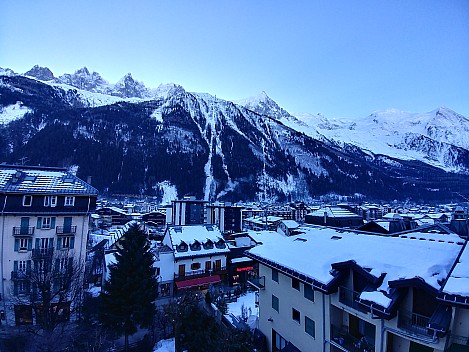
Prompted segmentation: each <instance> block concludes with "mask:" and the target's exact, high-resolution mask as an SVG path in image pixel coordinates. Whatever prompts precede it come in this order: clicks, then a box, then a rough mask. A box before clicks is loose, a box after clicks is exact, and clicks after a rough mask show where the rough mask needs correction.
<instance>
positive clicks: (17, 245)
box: [10, 238, 20, 252]
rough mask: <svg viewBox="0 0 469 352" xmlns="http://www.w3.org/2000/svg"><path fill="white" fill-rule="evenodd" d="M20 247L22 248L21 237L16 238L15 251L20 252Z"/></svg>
mask: <svg viewBox="0 0 469 352" xmlns="http://www.w3.org/2000/svg"><path fill="white" fill-rule="evenodd" d="M10 248H11V247H10ZM19 249H20V240H19V238H15V252H18V250H19Z"/></svg>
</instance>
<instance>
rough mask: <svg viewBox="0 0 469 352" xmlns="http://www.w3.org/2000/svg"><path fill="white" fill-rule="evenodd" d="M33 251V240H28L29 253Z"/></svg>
mask: <svg viewBox="0 0 469 352" xmlns="http://www.w3.org/2000/svg"><path fill="white" fill-rule="evenodd" d="M32 250H33V239H32V238H28V251H32Z"/></svg>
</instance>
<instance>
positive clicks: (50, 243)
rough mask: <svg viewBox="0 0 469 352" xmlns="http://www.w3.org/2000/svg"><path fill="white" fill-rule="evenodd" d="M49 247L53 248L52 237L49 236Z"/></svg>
mask: <svg viewBox="0 0 469 352" xmlns="http://www.w3.org/2000/svg"><path fill="white" fill-rule="evenodd" d="M49 248H54V239H53V238H49Z"/></svg>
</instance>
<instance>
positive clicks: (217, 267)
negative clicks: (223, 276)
mask: <svg viewBox="0 0 469 352" xmlns="http://www.w3.org/2000/svg"><path fill="white" fill-rule="evenodd" d="M214 269H215V270H221V259H217V260H215V268H214Z"/></svg>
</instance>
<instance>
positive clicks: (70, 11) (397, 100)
mask: <svg viewBox="0 0 469 352" xmlns="http://www.w3.org/2000/svg"><path fill="white" fill-rule="evenodd" d="M0 45H1V50H0V67H9V68H11V69H13V70H14V71H16V72H20V73H23V72H25V71H27V70H29V69H30V68H31V67H32V66H33V65H35V64H39V65H41V66H47V67H49V68H50V69H51V70H52V71H53V72H54V74H55V75H56V76H59V75H61V74H64V73H72V72H74V71H75V70H77V69H78V68H80V67H83V66H87V67H88V68H89V69H90V70H93V71H97V72H99V73H100V74H101V75H102V76H103V77H104V78H105V79H106V80H108V81H109V82H111V83H115V82H116V81H117V80H118V79H119V78H121V77H122V76H124V75H125V74H126V73H127V72H131V73H132V75H133V77H134V78H135V79H137V80H140V81H143V82H144V83H145V84H146V85H147V86H149V87H157V86H158V85H159V84H160V83H168V82H175V83H178V84H181V85H182V86H184V88H185V89H186V90H189V91H195V92H207V93H210V94H214V95H217V96H218V97H220V98H223V99H228V100H235V99H241V98H245V97H248V96H252V95H257V94H259V93H260V92H261V91H265V92H266V93H267V94H268V95H269V96H270V97H272V98H273V99H274V100H276V101H277V102H278V103H279V105H281V106H282V107H284V108H285V109H287V110H288V111H290V112H310V113H322V114H324V115H325V116H327V117H351V118H354V117H361V116H366V115H368V114H370V113H372V112H373V111H376V110H384V109H388V108H396V109H401V110H406V111H412V112H426V111H430V110H433V109H436V108H438V107H440V106H446V107H449V108H451V109H453V110H455V111H457V112H459V113H461V114H463V115H465V116H467V117H469V1H468V0H451V1H443V0H441V1H434V0H421V1H418V0H415V1H408V0H404V1H402V0H388V1H379V0H369V1H368V0H359V1H350V0H344V1H339V0H338V1H330V0H325V1H313V0H305V1H276V0H270V1H263V0H246V1H244V0H238V1H235V0H231V1H228V0H217V1H215V0H200V1H194V0H191V1H185V0H178V1H172V0H167V1H159V0H147V1H140V0H134V1H130V0H128V1H123V0H109V1H104V0H80V1H64V0H62V1H55V0H54V1H52V0H41V1H37V0H5V1H2V2H1V3H0Z"/></svg>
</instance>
